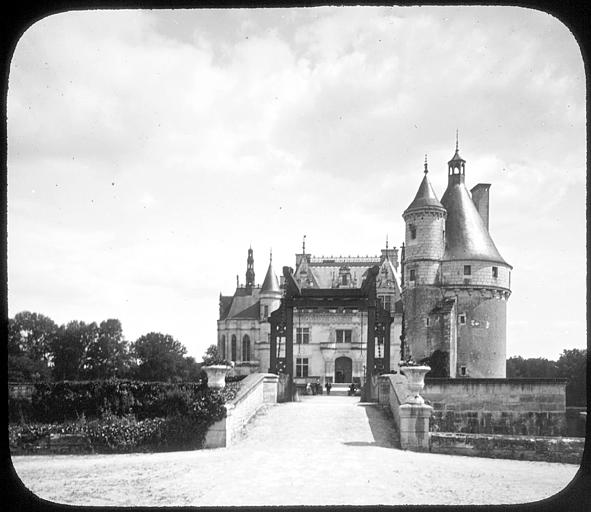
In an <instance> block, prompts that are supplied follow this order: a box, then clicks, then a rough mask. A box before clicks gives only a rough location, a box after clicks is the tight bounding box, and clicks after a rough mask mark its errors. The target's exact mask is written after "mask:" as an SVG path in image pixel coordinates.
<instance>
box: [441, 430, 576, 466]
mask: <svg viewBox="0 0 591 512" xmlns="http://www.w3.org/2000/svg"><path fill="white" fill-rule="evenodd" d="M584 447H585V438H584V437H541V436H507V435H492V434H460V433H454V432H433V433H431V452H432V453H445V454H449V455H468V456H472V457H489V458H501V459H517V460H534V461H545V462H563V463H564V462H566V463H570V464H580V463H581V460H582V456H583V450H584Z"/></svg>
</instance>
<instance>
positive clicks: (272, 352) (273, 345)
mask: <svg viewBox="0 0 591 512" xmlns="http://www.w3.org/2000/svg"><path fill="white" fill-rule="evenodd" d="M269 373H277V324H276V323H274V322H271V340H270V347H269Z"/></svg>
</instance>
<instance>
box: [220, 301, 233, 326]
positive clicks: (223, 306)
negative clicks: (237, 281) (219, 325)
mask: <svg viewBox="0 0 591 512" xmlns="http://www.w3.org/2000/svg"><path fill="white" fill-rule="evenodd" d="M232 299H233V297H231V296H229V295H220V320H224V319H225V318H226V316H227V315H228V313H229V311H230V307H231V306H232Z"/></svg>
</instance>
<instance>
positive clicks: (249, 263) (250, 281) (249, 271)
mask: <svg viewBox="0 0 591 512" xmlns="http://www.w3.org/2000/svg"><path fill="white" fill-rule="evenodd" d="M253 286H254V257H253V255H252V247H249V249H248V258H247V259H246V289H247V290H249V291H250V290H252V287H253Z"/></svg>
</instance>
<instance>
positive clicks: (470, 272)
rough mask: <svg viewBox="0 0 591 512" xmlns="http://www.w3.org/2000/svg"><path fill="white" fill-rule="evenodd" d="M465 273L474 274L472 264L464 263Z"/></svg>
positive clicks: (467, 274) (466, 274)
mask: <svg viewBox="0 0 591 512" xmlns="http://www.w3.org/2000/svg"><path fill="white" fill-rule="evenodd" d="M464 275H465V276H471V275H472V265H464Z"/></svg>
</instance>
